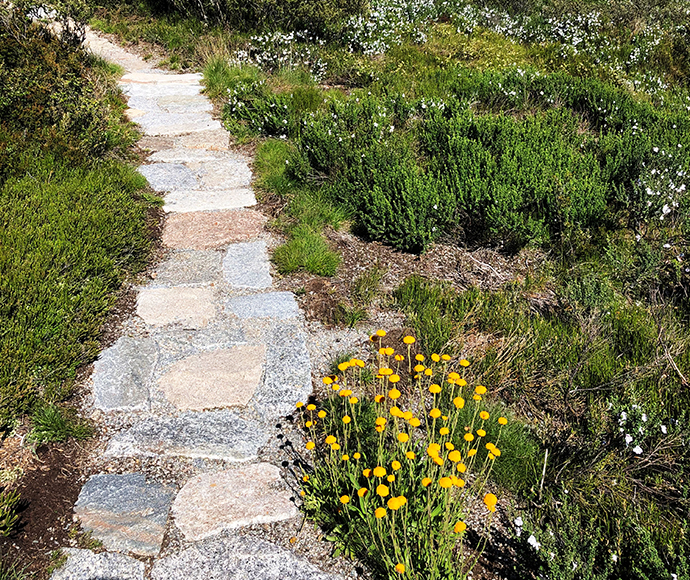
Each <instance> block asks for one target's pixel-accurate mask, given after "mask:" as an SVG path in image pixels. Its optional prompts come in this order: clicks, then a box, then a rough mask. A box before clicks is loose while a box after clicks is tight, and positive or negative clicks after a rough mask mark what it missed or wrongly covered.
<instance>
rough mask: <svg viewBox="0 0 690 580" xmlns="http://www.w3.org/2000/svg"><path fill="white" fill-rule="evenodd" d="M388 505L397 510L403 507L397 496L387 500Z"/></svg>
mask: <svg viewBox="0 0 690 580" xmlns="http://www.w3.org/2000/svg"><path fill="white" fill-rule="evenodd" d="M386 505H387V506H388V509H389V510H392V511H396V510H397V509H399V508H401V507H402V506H401V505H400V501H399V500H398V498H397V497H392V498H390V499H389V500H388V501H387V502H386Z"/></svg>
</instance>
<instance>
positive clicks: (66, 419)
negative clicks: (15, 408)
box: [29, 405, 92, 443]
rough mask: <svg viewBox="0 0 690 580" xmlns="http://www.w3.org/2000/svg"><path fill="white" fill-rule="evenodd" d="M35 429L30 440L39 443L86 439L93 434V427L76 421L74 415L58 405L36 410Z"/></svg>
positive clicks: (34, 413)
mask: <svg viewBox="0 0 690 580" xmlns="http://www.w3.org/2000/svg"><path fill="white" fill-rule="evenodd" d="M32 422H33V425H34V427H33V429H32V431H31V433H30V434H29V438H30V439H31V440H32V441H36V442H37V443H53V442H56V441H65V440H67V439H68V438H69V437H74V438H75V439H86V438H87V437H90V436H91V434H92V429H91V427H90V426H89V425H88V424H87V423H86V422H84V421H80V420H78V419H76V418H75V417H74V416H73V414H70V413H69V412H68V411H66V410H64V409H61V408H60V407H58V406H57V405H43V406H41V407H39V408H37V409H35V410H34V412H33V415H32Z"/></svg>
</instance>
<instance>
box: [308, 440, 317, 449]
mask: <svg viewBox="0 0 690 580" xmlns="http://www.w3.org/2000/svg"><path fill="white" fill-rule="evenodd" d="M314 447H316V445H315V443H314V442H313V441H308V442H307V449H314Z"/></svg>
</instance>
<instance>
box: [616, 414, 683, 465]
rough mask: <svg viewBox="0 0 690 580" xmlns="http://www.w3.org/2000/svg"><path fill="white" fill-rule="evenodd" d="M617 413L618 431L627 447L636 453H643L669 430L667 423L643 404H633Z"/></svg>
mask: <svg viewBox="0 0 690 580" xmlns="http://www.w3.org/2000/svg"><path fill="white" fill-rule="evenodd" d="M616 413H617V420H618V431H619V432H620V433H621V435H622V436H623V442H624V443H625V449H626V450H630V451H632V452H633V453H634V454H635V455H643V454H644V453H645V450H649V448H651V447H652V445H653V443H652V441H653V439H655V438H657V437H659V436H662V437H663V436H666V435H667V434H668V432H669V429H668V427H667V426H666V425H665V424H663V423H661V421H659V420H658V419H657V418H655V417H652V416H651V415H649V414H648V413H647V412H646V411H645V410H644V409H643V408H642V406H641V405H636V404H633V405H632V406H630V407H629V408H627V409H624V410H620V411H616ZM672 422H673V421H672Z"/></svg>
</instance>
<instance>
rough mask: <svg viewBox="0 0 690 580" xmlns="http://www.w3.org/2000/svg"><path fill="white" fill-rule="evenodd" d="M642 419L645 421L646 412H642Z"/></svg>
mask: <svg viewBox="0 0 690 580" xmlns="http://www.w3.org/2000/svg"><path fill="white" fill-rule="evenodd" d="M642 421H644V422H645V423H646V422H647V413H642Z"/></svg>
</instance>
